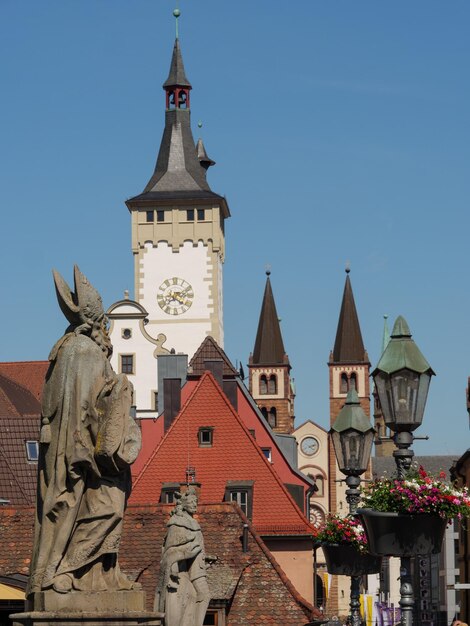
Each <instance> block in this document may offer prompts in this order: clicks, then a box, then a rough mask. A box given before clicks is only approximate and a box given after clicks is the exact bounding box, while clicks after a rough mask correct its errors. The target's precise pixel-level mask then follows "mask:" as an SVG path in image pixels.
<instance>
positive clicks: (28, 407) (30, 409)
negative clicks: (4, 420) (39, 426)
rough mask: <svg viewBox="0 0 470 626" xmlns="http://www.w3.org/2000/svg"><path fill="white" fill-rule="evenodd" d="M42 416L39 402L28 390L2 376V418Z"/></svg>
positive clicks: (0, 375) (0, 387)
mask: <svg viewBox="0 0 470 626" xmlns="http://www.w3.org/2000/svg"><path fill="white" fill-rule="evenodd" d="M40 414H41V405H40V403H39V400H37V398H35V397H34V396H33V394H32V393H31V392H30V391H29V390H28V389H26V388H25V387H23V386H22V385H19V384H18V383H16V382H15V381H14V380H11V378H7V377H6V376H3V375H2V374H0V416H4V415H5V416H6V415H8V416H13V415H15V416H22V417H23V416H26V415H40Z"/></svg>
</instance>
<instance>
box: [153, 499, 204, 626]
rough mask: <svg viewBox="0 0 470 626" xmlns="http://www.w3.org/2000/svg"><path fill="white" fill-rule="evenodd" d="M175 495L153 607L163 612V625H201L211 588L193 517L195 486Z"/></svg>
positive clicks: (197, 525) (197, 527)
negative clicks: (175, 500)
mask: <svg viewBox="0 0 470 626" xmlns="http://www.w3.org/2000/svg"><path fill="white" fill-rule="evenodd" d="M175 497H176V499H177V502H176V505H175V508H174V509H173V511H172V512H171V518H170V521H169V522H168V524H167V527H168V531H167V534H166V537H165V541H164V544H163V555H162V560H161V563H160V578H159V582H158V586H157V591H156V595H155V606H154V610H155V611H160V612H165V626H202V624H203V622H204V617H205V615H206V610H207V606H208V605H209V600H210V592H209V587H208V584H207V573H206V562H205V553H204V540H203V537H202V532H201V527H200V526H199V523H198V522H197V521H196V520H195V519H194V518H193V515H194V513H195V512H196V510H197V493H196V490H195V489H194V487H188V490H187V491H186V492H185V493H184V494H180V493H176V494H175Z"/></svg>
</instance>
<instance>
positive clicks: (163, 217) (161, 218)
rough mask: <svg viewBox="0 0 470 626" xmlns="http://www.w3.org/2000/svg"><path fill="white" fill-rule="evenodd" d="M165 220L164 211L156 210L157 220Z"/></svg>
mask: <svg viewBox="0 0 470 626" xmlns="http://www.w3.org/2000/svg"><path fill="white" fill-rule="evenodd" d="M164 221H165V211H157V222H164Z"/></svg>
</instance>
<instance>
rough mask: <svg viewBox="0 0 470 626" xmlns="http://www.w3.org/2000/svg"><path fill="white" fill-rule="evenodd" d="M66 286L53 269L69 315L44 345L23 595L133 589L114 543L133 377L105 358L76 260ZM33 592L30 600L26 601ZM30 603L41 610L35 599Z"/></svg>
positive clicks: (131, 451)
mask: <svg viewBox="0 0 470 626" xmlns="http://www.w3.org/2000/svg"><path fill="white" fill-rule="evenodd" d="M74 278H75V293H72V292H71V290H70V288H69V286H68V285H67V283H66V282H65V280H64V279H63V278H62V277H61V276H60V274H58V273H57V272H54V281H55V287H56V292H57V298H58V301H59V306H60V308H61V309H62V312H63V313H64V315H65V316H66V318H67V319H68V321H69V322H70V326H69V327H68V328H67V330H66V332H65V334H64V336H63V337H62V338H61V339H59V341H58V342H57V343H56V344H55V346H54V347H53V348H52V351H51V354H50V356H49V360H50V366H49V370H48V373H47V376H46V383H45V387H44V393H43V400H42V427H41V438H40V447H39V464H38V500H37V516H36V528H35V538H34V548H33V558H32V565H31V575H30V581H29V587H28V590H27V595H28V597H29V598H30V600H33V602H32V605H33V606H34V605H35V604H38V603H39V596H40V594H39V592H46V593H53V592H55V593H60V594H69V593H70V592H73V591H83V592H105V591H110V592H117V591H121V590H132V589H135V588H136V587H139V585H134V584H133V583H132V582H131V581H129V580H128V579H127V578H126V576H124V574H122V573H121V572H120V569H119V564H118V559H117V555H118V548H119V541H120V537H121V527H122V520H123V515H124V509H125V505H126V501H127V498H128V496H129V494H130V489H131V476H130V465H131V464H132V463H133V462H134V461H135V459H136V457H137V455H138V453H139V450H140V446H141V437H140V430H139V428H138V426H137V425H136V423H135V422H134V420H133V419H132V418H131V417H130V407H131V403H132V384H131V383H130V382H129V380H128V379H127V377H126V376H125V375H124V374H119V375H118V374H116V373H115V372H114V371H113V369H112V367H111V364H110V362H109V357H110V355H111V351H112V346H111V342H110V339H109V336H108V332H107V318H106V316H105V314H104V310H103V305H102V301H101V297H100V295H99V294H98V292H97V291H96V290H95V289H94V287H93V286H92V285H91V284H90V283H89V281H88V280H87V279H86V277H85V276H84V275H83V274H82V273H81V272H80V270H79V269H78V267H77V266H75V270H74ZM35 596H37V600H38V602H37V603H35V602H34V597H35ZM37 609H39V610H41V608H40V607H39V606H37Z"/></svg>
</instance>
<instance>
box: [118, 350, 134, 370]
mask: <svg viewBox="0 0 470 626" xmlns="http://www.w3.org/2000/svg"><path fill="white" fill-rule="evenodd" d="M121 373H122V374H133V373H134V355H133V354H121Z"/></svg>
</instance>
